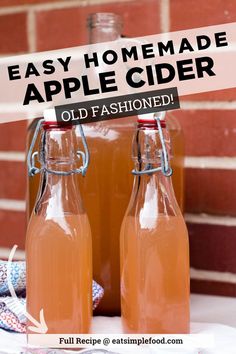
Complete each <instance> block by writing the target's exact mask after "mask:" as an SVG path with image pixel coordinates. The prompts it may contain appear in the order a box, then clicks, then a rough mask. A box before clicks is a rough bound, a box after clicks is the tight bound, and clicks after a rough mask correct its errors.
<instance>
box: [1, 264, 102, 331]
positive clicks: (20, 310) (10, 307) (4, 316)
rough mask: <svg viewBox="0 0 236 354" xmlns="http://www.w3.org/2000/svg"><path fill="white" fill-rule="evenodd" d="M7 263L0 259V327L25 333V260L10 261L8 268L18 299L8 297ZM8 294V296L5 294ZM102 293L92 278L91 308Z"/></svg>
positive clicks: (97, 302) (94, 306)
mask: <svg viewBox="0 0 236 354" xmlns="http://www.w3.org/2000/svg"><path fill="white" fill-rule="evenodd" d="M7 264H8V262H5V261H0V328H3V329H6V330H9V331H14V332H21V333H25V330H26V317H25V312H26V299H25V290H26V271H25V268H26V267H25V262H12V263H11V268H10V276H11V283H12V285H13V287H14V289H15V292H16V293H17V294H18V299H14V298H12V297H10V296H9V295H10V294H9V290H8V284H7ZM7 295H8V296H7ZM103 295H104V290H103V288H102V287H101V286H100V285H99V284H98V283H96V282H95V281H94V280H93V309H95V308H96V307H97V306H98V304H99V302H100V300H101V298H102V297H103Z"/></svg>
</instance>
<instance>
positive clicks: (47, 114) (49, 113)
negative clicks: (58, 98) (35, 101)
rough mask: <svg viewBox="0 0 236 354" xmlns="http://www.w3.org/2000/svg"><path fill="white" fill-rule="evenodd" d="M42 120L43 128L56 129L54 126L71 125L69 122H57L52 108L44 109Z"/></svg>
mask: <svg viewBox="0 0 236 354" xmlns="http://www.w3.org/2000/svg"><path fill="white" fill-rule="evenodd" d="M43 116H44V121H43V128H44V129H53V128H54V129H56V128H60V129H61V128H64V129H68V128H71V127H72V124H71V122H59V121H58V120H57V117H56V111H55V109H54V108H48V109H45V110H44V112H43Z"/></svg>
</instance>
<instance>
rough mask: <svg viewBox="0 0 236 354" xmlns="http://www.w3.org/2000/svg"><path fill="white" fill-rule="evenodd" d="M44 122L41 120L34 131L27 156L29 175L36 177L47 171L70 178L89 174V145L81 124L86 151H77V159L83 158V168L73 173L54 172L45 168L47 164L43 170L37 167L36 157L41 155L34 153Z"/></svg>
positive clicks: (80, 128)
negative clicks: (72, 175)
mask: <svg viewBox="0 0 236 354" xmlns="http://www.w3.org/2000/svg"><path fill="white" fill-rule="evenodd" d="M43 122H44V119H40V120H39V121H38V123H37V126H36V128H35V131H34V135H33V138H32V141H31V144H30V148H29V151H28V155H27V168H28V175H29V176H30V177H32V176H34V175H36V174H37V173H40V172H41V171H43V170H45V171H47V172H48V173H52V174H54V175H62V176H69V175H71V174H74V173H75V174H79V173H81V174H82V176H85V174H86V172H87V169H88V166H89V161H90V154H89V149H88V144H87V141H86V138H85V135H84V130H83V127H82V125H81V124H79V130H80V135H81V138H82V143H83V147H84V151H80V150H78V151H76V155H77V157H81V158H82V166H81V167H79V168H76V169H73V170H71V171H54V170H50V169H47V168H46V167H45V164H44V166H42V167H41V168H38V167H36V166H35V159H36V156H37V157H38V156H39V153H38V151H35V152H34V153H33V149H34V146H35V142H36V140H37V138H38V135H39V131H40V129H41V127H42V123H43ZM38 161H39V159H38Z"/></svg>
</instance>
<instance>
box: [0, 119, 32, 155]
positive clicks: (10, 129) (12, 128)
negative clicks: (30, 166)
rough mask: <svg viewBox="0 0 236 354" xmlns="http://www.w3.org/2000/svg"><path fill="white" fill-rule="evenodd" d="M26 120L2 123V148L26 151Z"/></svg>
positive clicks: (0, 136) (0, 135)
mask: <svg viewBox="0 0 236 354" xmlns="http://www.w3.org/2000/svg"><path fill="white" fill-rule="evenodd" d="M26 127H27V123H26V121H20V122H14V123H5V124H1V129H0V150H3V151H8V150H12V151H25V147H26Z"/></svg>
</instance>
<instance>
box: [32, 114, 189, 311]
mask: <svg viewBox="0 0 236 354" xmlns="http://www.w3.org/2000/svg"><path fill="white" fill-rule="evenodd" d="M136 121H137V117H130V118H122V119H117V120H112V121H103V122H101V123H97V124H86V125H84V130H85V135H86V138H87V142H88V146H89V150H90V155H91V160H90V165H89V168H88V171H87V174H86V176H85V177H82V176H81V175H77V176H76V179H77V181H78V184H79V190H80V192H81V196H82V201H83V204H84V207H85V210H86V212H87V214H88V218H89V222H90V226H91V231H92V240H93V277H94V279H95V280H96V281H97V282H98V283H99V284H100V285H102V286H103V288H104V290H105V294H104V297H103V299H102V301H101V303H100V304H99V306H98V308H97V310H96V311H95V313H96V314H103V315H119V314H120V261H119V242H120V241H119V238H120V227H121V223H122V220H123V217H124V214H125V211H126V209H127V206H128V203H129V200H130V195H131V192H132V185H133V175H132V173H131V171H132V169H133V168H134V165H133V161H132V158H131V150H132V139H133V134H134V131H135V122H136ZM32 134H33V130H32V129H31V130H30V131H29V136H28V140H29V141H31V139H32ZM76 134H77V136H78V137H79V130H78V128H76ZM170 135H171V139H172V140H173V142H172V143H173V144H172V148H173V156H174V157H173V159H172V162H171V164H172V167H173V169H174V174H173V185H174V190H175V193H176V197H177V201H178V203H179V205H180V207H181V209H182V208H183V158H184V156H183V137H182V135H181V133H180V132H179V131H178V130H174V129H172V128H171V127H170ZM80 147H81V149H82V146H80ZM38 186H39V175H36V176H34V177H30V178H28V198H27V200H28V203H27V210H28V215H30V213H31V212H32V209H33V206H34V204H35V199H36V196H37V191H38Z"/></svg>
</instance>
